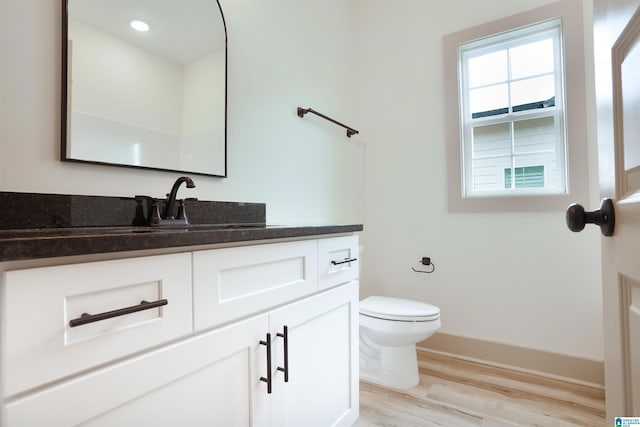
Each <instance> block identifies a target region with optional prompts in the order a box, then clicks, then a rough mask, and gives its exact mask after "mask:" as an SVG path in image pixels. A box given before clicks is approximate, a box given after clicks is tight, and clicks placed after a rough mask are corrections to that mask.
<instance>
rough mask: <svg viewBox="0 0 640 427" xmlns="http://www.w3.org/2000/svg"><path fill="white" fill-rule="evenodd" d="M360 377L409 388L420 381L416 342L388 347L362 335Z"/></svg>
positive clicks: (384, 384) (365, 379)
mask: <svg viewBox="0 0 640 427" xmlns="http://www.w3.org/2000/svg"><path fill="white" fill-rule="evenodd" d="M360 379H362V380H364V381H368V382H371V383H374V384H379V385H382V386H385V387H391V388H397V389H407V388H411V387H415V386H416V385H418V384H419V383H420V375H419V374H418V358H417V355H416V346H415V344H411V345H406V346H399V347H388V346H383V345H378V344H376V343H374V342H372V341H371V340H369V339H367V338H366V337H363V335H362V334H361V335H360Z"/></svg>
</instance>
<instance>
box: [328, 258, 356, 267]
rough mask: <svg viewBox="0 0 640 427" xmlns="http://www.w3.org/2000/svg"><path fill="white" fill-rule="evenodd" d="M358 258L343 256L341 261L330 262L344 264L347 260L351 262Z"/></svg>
mask: <svg viewBox="0 0 640 427" xmlns="http://www.w3.org/2000/svg"><path fill="white" fill-rule="evenodd" d="M357 260H358V258H345V259H343V260H342V261H331V264H333V265H340V264H346V263H348V262H353V261H357Z"/></svg>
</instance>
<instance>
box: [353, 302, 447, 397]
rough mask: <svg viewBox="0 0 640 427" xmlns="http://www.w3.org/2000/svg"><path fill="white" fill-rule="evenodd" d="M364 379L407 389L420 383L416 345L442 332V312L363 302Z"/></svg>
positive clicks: (426, 307) (414, 305)
mask: <svg viewBox="0 0 640 427" xmlns="http://www.w3.org/2000/svg"><path fill="white" fill-rule="evenodd" d="M359 310H360V314H359V319H360V379H362V380H365V381H369V382H372V383H375V384H380V385H384V386H387V387H392V388H398V389H404V388H411V387H414V386H416V385H417V384H418V383H419V382H420V376H419V374H418V359H417V355H416V343H418V342H420V341H422V340H424V339H427V338H428V337H430V336H431V335H433V334H434V333H435V332H436V331H437V330H438V329H440V309H439V308H438V307H436V306H434V305H431V304H425V303H422V302H418V301H412V300H407V299H401V298H391V297H381V296H371V297H368V298H365V299H364V300H362V301H360V306H359Z"/></svg>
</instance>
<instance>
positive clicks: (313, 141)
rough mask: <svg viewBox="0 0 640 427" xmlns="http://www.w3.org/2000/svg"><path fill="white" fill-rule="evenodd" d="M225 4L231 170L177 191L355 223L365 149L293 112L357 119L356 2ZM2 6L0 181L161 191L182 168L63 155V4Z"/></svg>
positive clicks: (36, 0)
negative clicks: (353, 73) (87, 161)
mask: <svg viewBox="0 0 640 427" xmlns="http://www.w3.org/2000/svg"><path fill="white" fill-rule="evenodd" d="M221 4H222V9H223V11H224V13H225V18H226V22H227V26H228V29H229V31H228V41H229V45H228V46H229V79H228V90H229V103H228V114H229V117H228V175H229V178H227V179H220V178H212V177H201V176H194V177H193V178H194V180H195V182H196V185H197V188H196V189H194V190H186V189H182V190H181V192H182V191H184V193H181V194H182V195H183V196H184V197H198V198H200V199H203V200H233V201H250V202H265V203H267V220H268V221H269V222H271V223H280V224H282V223H322V222H362V215H361V203H359V198H360V196H361V194H362V167H363V166H362V159H363V156H362V147H361V146H359V145H358V143H357V141H355V138H351V139H347V138H346V136H345V134H344V131H343V130H342V129H340V128H338V127H336V126H333V125H330V124H328V123H327V122H323V121H320V120H316V119H314V118H312V117H309V116H307V117H305V118H304V119H301V118H299V117H297V115H296V107H297V106H298V105H300V106H303V107H304V106H311V107H313V108H316V109H318V110H320V111H324V112H326V113H327V114H329V115H332V116H335V117H336V118H338V119H341V120H343V121H345V122H346V123H352V122H353V117H352V115H351V114H350V111H351V110H352V108H351V105H352V104H351V102H352V101H351V93H350V91H349V83H350V81H349V77H350V75H349V72H348V71H349V69H350V65H351V64H350V58H351V56H352V45H351V43H350V40H351V34H352V33H351V31H352V28H351V25H350V24H351V21H352V17H353V15H352V13H353V10H352V3H351V2H350V1H343V0H328V1H322V2H307V1H304V2H300V1H296V0H279V1H273V2H272V1H270V2H264V1H259V0H223V1H221ZM0 8H1V9H0V75H1V78H0V132H1V133H0V141H1V144H2V155H1V156H0V189H1V190H3V191H26V192H45V193H75V194H96V195H115V196H133V195H135V194H148V195H151V196H157V197H160V196H164V194H166V193H167V192H168V191H169V189H170V187H171V184H172V183H173V181H174V180H175V179H176V178H177V177H178V176H179V174H176V173H169V172H153V171H147V170H133V169H127V168H116V167H106V166H101V167H99V166H93V165H83V164H75V163H63V162H60V161H59V151H60V148H59V146H60V135H59V133H60V124H59V122H60V44H61V41H60V32H61V9H62V8H61V1H59V0H3V1H2V2H1V3H0ZM329 29H330V31H329ZM354 126H355V124H354Z"/></svg>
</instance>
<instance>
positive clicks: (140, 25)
mask: <svg viewBox="0 0 640 427" xmlns="http://www.w3.org/2000/svg"><path fill="white" fill-rule="evenodd" d="M129 25H131V28H133V29H134V30H137V31H142V32H144V31H149V24H147V23H146V22H143V21H131V23H130V24H129Z"/></svg>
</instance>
